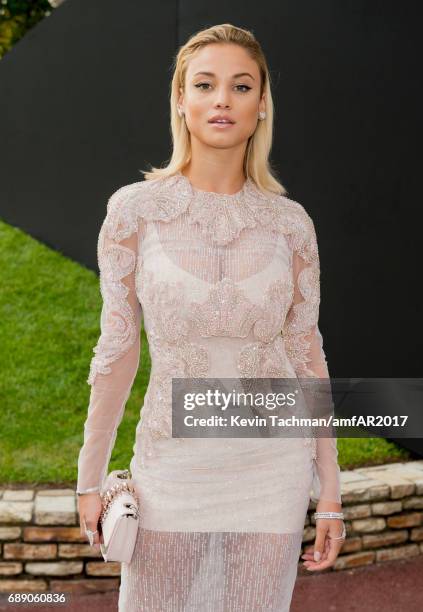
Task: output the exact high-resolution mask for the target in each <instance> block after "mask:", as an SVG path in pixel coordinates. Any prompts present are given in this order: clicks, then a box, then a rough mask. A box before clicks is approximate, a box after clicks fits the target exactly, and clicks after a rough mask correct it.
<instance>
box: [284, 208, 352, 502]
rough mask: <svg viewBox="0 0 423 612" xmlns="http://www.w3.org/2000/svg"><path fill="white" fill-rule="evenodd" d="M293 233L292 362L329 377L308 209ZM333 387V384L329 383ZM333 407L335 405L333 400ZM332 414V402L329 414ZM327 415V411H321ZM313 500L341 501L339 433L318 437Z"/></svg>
mask: <svg viewBox="0 0 423 612" xmlns="http://www.w3.org/2000/svg"><path fill="white" fill-rule="evenodd" d="M302 210H303V213H302V215H301V217H302V221H301V223H300V225H299V228H298V231H296V232H294V233H293V236H292V250H293V254H292V272H293V282H294V296H293V301H292V304H291V307H290V310H289V312H288V315H287V317H286V321H285V325H284V329H283V336H284V340H285V348H286V352H287V355H288V358H289V360H290V362H291V363H292V365H293V367H294V369H295V372H296V374H297V376H298V377H299V378H308V377H311V378H320V379H328V378H329V371H328V366H327V361H326V355H325V353H324V350H323V339H322V335H321V333H320V330H319V326H318V321H319V305H320V262H319V253H318V246H317V239H316V233H315V229H314V224H313V221H312V220H311V218H310V217H309V215H308V214H307V213H306V212H305V210H304V209H302ZM328 386H330V384H329V385H328ZM329 403H330V408H332V402H329ZM330 413H331V410H330V409H329V405H328V414H330ZM319 416H321V417H323V416H324V414H322V413H319ZM314 444H315V456H314V462H313V470H314V475H313V484H312V491H311V499H312V500H313V501H315V502H317V501H330V502H336V503H341V485H340V469H339V465H338V450H337V441H336V437H335V435H334V436H333V437H316V439H315V441H314Z"/></svg>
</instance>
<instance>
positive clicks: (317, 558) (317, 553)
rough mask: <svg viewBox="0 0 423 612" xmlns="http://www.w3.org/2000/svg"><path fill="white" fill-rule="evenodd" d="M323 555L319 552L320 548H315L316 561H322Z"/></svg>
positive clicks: (314, 556)
mask: <svg viewBox="0 0 423 612" xmlns="http://www.w3.org/2000/svg"><path fill="white" fill-rule="evenodd" d="M321 556H322V555H321V554H320V553H319V551H318V550H315V551H314V555H313V558H314V560H315V561H320V557H321Z"/></svg>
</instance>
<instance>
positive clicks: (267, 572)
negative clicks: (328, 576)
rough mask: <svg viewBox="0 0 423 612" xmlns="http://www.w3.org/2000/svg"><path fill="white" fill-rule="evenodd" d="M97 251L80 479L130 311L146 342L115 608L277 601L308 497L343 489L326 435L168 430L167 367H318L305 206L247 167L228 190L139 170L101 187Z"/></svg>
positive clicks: (130, 326)
mask: <svg viewBox="0 0 423 612" xmlns="http://www.w3.org/2000/svg"><path fill="white" fill-rule="evenodd" d="M98 263H99V269H100V287H101V294H102V298H103V308H102V314H101V334H100V337H99V339H98V343H97V345H96V346H95V347H94V349H93V350H94V353H95V354H94V357H93V358H92V361H91V368H90V373H89V377H88V383H89V384H90V385H91V392H90V402H89V407H88V415H87V419H86V422H85V427H84V443H83V446H82V448H81V451H80V454H79V460H78V484H77V490H78V492H89V491H99V490H100V489H101V485H102V482H103V480H104V478H105V476H106V475H107V470H108V463H109V459H110V455H111V452H112V449H113V445H114V442H115V438H116V432H117V428H118V426H119V423H120V422H121V419H122V416H123V412H124V408H125V403H126V401H127V399H128V396H129V393H130V390H131V387H132V384H133V381H134V378H135V375H136V372H137V369H138V366H139V358H140V329H141V324H143V326H144V329H145V332H146V336H147V338H148V343H149V350H150V355H151V373H150V379H149V384H148V388H147V391H146V394H145V398H144V403H143V406H142V407H141V413H140V420H139V423H138V425H137V428H136V434H135V444H134V447H133V457H132V460H131V465H130V468H131V471H132V475H133V478H134V480H135V482H136V486H137V490H138V493H139V497H140V502H141V511H142V516H141V521H140V530H139V534H138V539H137V543H136V547H135V551H134V555H133V559H132V561H131V563H130V564H125V563H123V564H122V573H121V586H120V596H119V610H122V611H125V612H129V611H131V612H132V611H148V612H197V611H198V612H208V611H210V612H234V611H240V612H241V611H242V612H250V611H251V612H258V611H275V612H276V611H278V612H281V611H284V610H289V605H290V601H291V596H292V590H293V587H294V583H295V578H296V573H297V563H298V560H299V555H300V552H301V541H302V535H303V527H304V519H305V515H306V512H307V508H308V504H309V500H310V497H311V498H312V499H313V500H314V501H318V500H319V499H322V500H329V501H336V502H340V499H341V498H340V479H339V467H338V461H337V446H336V439H335V438H314V437H307V438H302V439H301V438H275V439H256V438H250V439H248V438H240V439H235V438H224V439H212V438H209V439H195V438H172V437H171V436H172V425H171V380H172V378H173V377H182V378H184V377H188V378H202V377H206V378H213V377H216V378H218V377H222V378H231V377H234V378H235V377H247V378H278V377H280V378H283V377H288V378H289V377H290V378H296V377H306V378H309V377H310V378H326V379H327V378H328V376H329V373H328V368H327V363H326V357H325V353H324V351H323V341H322V336H321V334H320V331H319V327H318V316H319V304H320V280H319V277H320V267H319V256H318V248H317V241H316V234H315V229H314V225H313V222H312V220H311V218H310V217H309V215H308V214H307V213H306V211H305V209H304V208H303V207H302V205H300V204H299V203H297V202H295V201H293V200H290V199H288V198H286V197H284V196H280V195H279V196H277V195H274V196H269V195H266V194H264V193H263V192H261V191H260V190H259V189H258V188H257V187H256V186H255V184H254V182H253V181H252V179H247V180H246V182H245V183H244V186H243V188H242V189H241V190H240V191H239V192H238V193H236V194H232V195H225V194H217V193H213V192H205V191H201V190H199V189H196V188H194V187H193V186H192V185H191V183H190V182H189V180H188V179H187V178H186V177H185V176H184V175H182V174H181V173H179V174H176V175H174V176H172V177H168V178H163V179H158V180H154V181H140V182H137V183H134V184H131V185H126V186H124V187H122V188H121V189H119V190H117V191H116V192H115V193H114V194H113V195H112V196H111V198H110V200H109V202H108V206H107V214H106V217H105V220H104V222H103V225H102V227H101V230H100V234H99V240H98ZM123 467H124V466H123Z"/></svg>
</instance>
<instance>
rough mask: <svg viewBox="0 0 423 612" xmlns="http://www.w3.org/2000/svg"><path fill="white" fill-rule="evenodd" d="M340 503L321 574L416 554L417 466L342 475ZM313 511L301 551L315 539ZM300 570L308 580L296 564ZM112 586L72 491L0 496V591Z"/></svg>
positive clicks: (111, 565) (114, 567)
mask: <svg viewBox="0 0 423 612" xmlns="http://www.w3.org/2000/svg"><path fill="white" fill-rule="evenodd" d="M342 503H343V509H344V514H345V517H346V521H345V522H346V528H347V539H346V541H345V543H344V546H343V548H342V550H341V553H340V555H339V556H338V558H337V560H336V564H335V566H334V567H333V568H330V569H329V570H326V571H335V570H343V569H347V568H351V567H357V566H363V565H370V564H373V563H383V562H385V561H390V560H395V559H404V558H408V557H413V556H416V555H419V554H423V460H422V461H410V462H406V463H395V464H389V465H385V466H379V467H372V468H361V469H356V470H352V471H344V472H342ZM314 509H315V505H314V504H313V503H310V507H309V511H308V514H307V517H306V522H305V527H304V537H303V545H304V546H307V545H310V544H312V543H313V541H314V538H315V521H314V519H313V517H312V514H313V512H314ZM97 548H98V547H97ZM299 571H300V572H301V574H302V575H304V574H307V575H310V574H311V572H308V571H307V570H306V569H305V568H303V567H302V562H300V563H299ZM313 574H315V573H314V572H313ZM119 581H120V563H116V562H108V563H105V562H104V561H103V558H102V556H101V552H100V551H98V550H96V549H95V548H91V547H90V546H89V544H88V543H87V542H86V539H85V538H84V537H81V536H80V533H79V526H78V515H77V505H76V495H75V491H74V490H72V489H45V488H44V489H43V488H36V489H34V490H31V489H8V488H4V489H3V490H0V592H3V593H11V592H18V591H24V592H30V591H33V592H34V591H36V592H41V591H55V592H60V593H63V592H80V591H87V592H88V591H89V592H92V591H108V590H115V589H118V588H119Z"/></svg>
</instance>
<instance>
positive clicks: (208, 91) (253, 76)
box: [178, 43, 265, 148]
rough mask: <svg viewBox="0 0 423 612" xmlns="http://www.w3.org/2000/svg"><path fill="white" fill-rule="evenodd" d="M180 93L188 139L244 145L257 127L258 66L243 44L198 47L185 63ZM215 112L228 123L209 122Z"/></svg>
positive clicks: (259, 106) (222, 145)
mask: <svg viewBox="0 0 423 612" xmlns="http://www.w3.org/2000/svg"><path fill="white" fill-rule="evenodd" d="M180 93H181V95H180V98H179V101H178V104H179V106H180V108H182V109H183V110H184V112H185V121H186V124H187V128H188V130H189V132H190V133H191V138H193V137H194V138H196V139H197V140H198V141H200V142H201V143H203V144H204V145H207V146H211V147H217V148H230V147H235V146H239V145H240V144H241V143H243V142H245V144H246V141H247V140H248V138H249V137H250V136H251V135H252V134H253V133H254V131H255V129H256V127H257V121H258V113H259V111H264V110H265V99H264V94H263V96H262V98H261V99H260V72H259V68H258V66H257V64H256V62H255V61H254V60H253V59H251V57H250V56H249V55H248V53H247V51H246V50H245V49H244V48H243V47H240V46H239V45H236V44H232V43H224V44H223V43H218V44H216V43H213V44H209V45H207V46H206V47H203V48H202V49H200V50H199V51H198V52H197V54H196V55H195V56H194V57H193V58H192V59H191V60H190V62H189V65H188V68H187V72H186V75H185V92H182V89H181V90H180ZM216 115H224V116H226V117H228V118H229V119H230V121H231V122H232V123H230V124H219V123H213V122H212V121H211V120H212V119H213V117H215V116H216Z"/></svg>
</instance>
